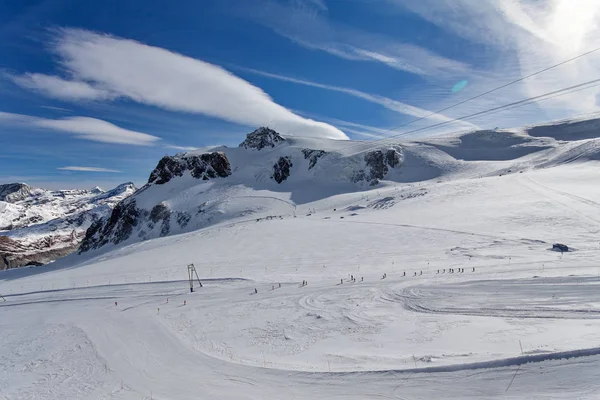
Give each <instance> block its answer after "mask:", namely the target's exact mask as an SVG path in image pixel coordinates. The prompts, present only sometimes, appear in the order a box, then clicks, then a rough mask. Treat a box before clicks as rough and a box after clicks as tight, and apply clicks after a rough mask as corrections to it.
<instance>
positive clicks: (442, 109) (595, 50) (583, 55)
mask: <svg viewBox="0 0 600 400" xmlns="http://www.w3.org/2000/svg"><path fill="white" fill-rule="evenodd" d="M599 50H600V47H596V48H594V49H592V50H589V51H587V52H585V53H582V54H579V55H578V56H575V57H572V58H569V59H568V60H564V61H561V62H559V63H558V64H554V65H551V66H549V67H546V68H544V69H541V70H539V71H536V72H534V73H531V74H529V75H526V76H523V77H521V78H519V79H515V80H513V81H510V82H508V83H505V84H503V85H500V86H498V87H496V88H494V89H490V90H488V91H485V92H483V93H480V94H478V95H475V96H473V97H469V98H468V99H465V100H462V101H460V102H458V103H455V104H452V105H450V106H447V107H444V108H441V109H439V110H437V111H433V112H431V113H429V114H426V115H424V116H422V117H419V118H415V119H413V120H411V121H409V122H407V123H405V124H402V125H398V126H396V127H394V128H391V129H388V130H387V131H386V132H384V133H387V132H393V131H395V130H398V129H400V128H404V127H406V126H409V125H412V124H414V123H415V122H419V121H422V120H424V119H427V118H429V117H432V116H434V115H436V114H440V113H442V112H444V111H447V110H450V109H452V108H455V107H458V106H460V105H462V104H465V103H468V102H470V101H472V100H475V99H478V98H480V97H483V96H486V95H488V94H490V93H494V92H496V91H498V90H501V89H504V88H506V87H508V86H511V85H514V84H516V83H519V82H522V81H524V80H526V79H529V78H532V77H534V76H536V75H539V74H542V73H544V72H547V71H550V70H551V69H554V68H557V67H560V66H561V65H564V64H567V63H570V62H572V61H575V60H577V59H579V58H582V57H585V56H587V55H590V54H592V53H595V52H597V51H599ZM456 121H457V119H454V120H452V121H448V122H456ZM392 137H393V136H392ZM387 139H389V137H386V138H382V139H379V140H375V141H373V142H374V143H377V142H380V141H384V140H387ZM355 146H356V147H359V146H360V144H359V145H353V146H349V147H348V148H352V147H355Z"/></svg>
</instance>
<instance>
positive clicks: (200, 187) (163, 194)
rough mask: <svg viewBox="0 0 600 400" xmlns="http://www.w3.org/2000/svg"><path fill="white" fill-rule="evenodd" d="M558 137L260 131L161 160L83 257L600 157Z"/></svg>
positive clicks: (101, 224) (590, 144) (89, 240)
mask: <svg viewBox="0 0 600 400" xmlns="http://www.w3.org/2000/svg"><path fill="white" fill-rule="evenodd" d="M588 124H589V125H590V126H595V125H593V124H592V123H591V122H588ZM532 129H533V128H529V130H532ZM544 129H546V130H544ZM561 129H563V128H561V125H552V126H548V127H546V128H542V127H539V128H537V130H536V132H537V135H538V136H540V137H533V136H530V135H528V134H527V131H528V130H527V129H520V130H487V131H475V132H467V133H461V134H453V135H446V136H443V137H437V138H432V139H429V140H427V141H413V142H411V141H398V140H395V141H387V142H380V143H371V142H353V141H335V140H324V139H317V138H296V137H282V136H280V135H279V134H278V133H277V132H275V131H273V130H271V129H268V128H259V129H257V130H256V131H254V132H252V133H250V134H249V135H248V137H247V138H246V140H244V142H242V143H241V144H240V146H239V147H238V148H227V147H217V148H213V149H211V150H210V152H208V153H202V152H188V153H181V154H178V155H175V156H166V157H164V158H163V159H162V160H160V162H159V163H158V165H157V167H156V168H155V170H154V171H152V173H151V174H150V178H149V180H148V183H147V184H146V185H145V186H144V187H142V188H141V189H140V190H139V191H138V192H137V193H136V194H135V195H134V196H132V197H130V198H129V199H127V200H126V201H124V202H123V203H121V204H119V206H118V207H116V208H115V209H114V211H113V213H112V215H111V217H110V218H108V219H105V220H102V221H98V222H97V223H95V224H93V225H92V227H91V229H90V230H89V231H88V233H87V237H86V238H85V239H84V241H83V244H82V246H81V249H80V252H81V253H85V252H88V251H98V250H100V249H102V250H101V251H106V249H110V248H111V246H114V245H124V244H130V243H134V242H137V241H143V240H148V239H152V238H157V237H163V236H167V235H172V234H179V233H184V232H190V231H194V230H197V229H201V228H205V227H207V226H211V225H214V224H216V223H219V222H224V221H230V222H235V221H238V220H243V219H252V218H255V219H256V218H261V217H264V216H266V215H270V216H278V217H279V216H294V215H296V208H297V207H298V206H299V205H302V204H307V203H311V202H314V201H318V200H321V199H325V198H328V197H331V196H335V195H339V194H343V193H352V192H361V191H366V190H369V189H371V188H374V187H380V188H383V187H387V186H389V185H393V184H397V183H416V182H426V181H430V180H444V181H447V180H452V179H458V178H473V177H480V176H496V175H502V174H506V173H515V172H521V171H524V170H528V169H532V168H540V167H549V166H554V165H560V164H562V163H567V162H570V161H572V160H574V159H578V158H580V159H581V160H590V159H600V153H598V152H596V149H597V148H600V147H598V145H599V143H600V142H599V141H600V139H588V140H580V141H572V142H560V141H557V140H555V139H554V138H552V137H543V136H542V134H543V133H544V132H545V131H548V132H549V133H553V132H556V131H559V130H561ZM598 134H599V135H600V133H598ZM590 135H591V134H589V135H588V136H590ZM106 246H108V247H106Z"/></svg>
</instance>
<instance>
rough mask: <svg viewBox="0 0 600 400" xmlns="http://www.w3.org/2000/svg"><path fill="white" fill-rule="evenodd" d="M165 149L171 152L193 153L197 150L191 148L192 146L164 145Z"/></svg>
mask: <svg viewBox="0 0 600 400" xmlns="http://www.w3.org/2000/svg"><path fill="white" fill-rule="evenodd" d="M165 148H167V149H173V150H179V151H194V150H197V149H198V147H192V146H175V145H172V144H169V145H166V146H165Z"/></svg>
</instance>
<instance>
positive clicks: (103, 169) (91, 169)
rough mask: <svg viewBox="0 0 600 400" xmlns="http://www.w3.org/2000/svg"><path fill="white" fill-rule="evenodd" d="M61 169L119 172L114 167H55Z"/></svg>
mask: <svg viewBox="0 0 600 400" xmlns="http://www.w3.org/2000/svg"><path fill="white" fill-rule="evenodd" d="M56 169H59V170H61V171H80V172H121V171H118V170H116V169H108V168H99V167H78V166H68V167H60V168H56Z"/></svg>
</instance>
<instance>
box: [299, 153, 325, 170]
mask: <svg viewBox="0 0 600 400" xmlns="http://www.w3.org/2000/svg"><path fill="white" fill-rule="evenodd" d="M302 154H304V159H306V160H308V169H312V168H313V167H314V166H315V165H317V161H318V160H319V158H321V157H323V156H324V155H325V154H327V153H326V152H325V151H323V150H312V149H303V150H302Z"/></svg>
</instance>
